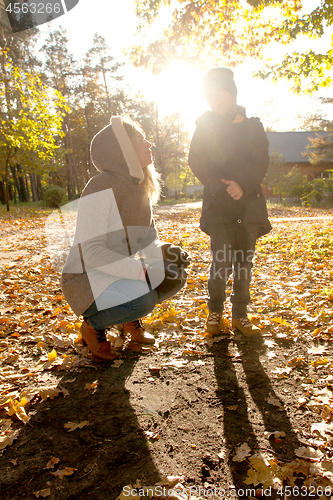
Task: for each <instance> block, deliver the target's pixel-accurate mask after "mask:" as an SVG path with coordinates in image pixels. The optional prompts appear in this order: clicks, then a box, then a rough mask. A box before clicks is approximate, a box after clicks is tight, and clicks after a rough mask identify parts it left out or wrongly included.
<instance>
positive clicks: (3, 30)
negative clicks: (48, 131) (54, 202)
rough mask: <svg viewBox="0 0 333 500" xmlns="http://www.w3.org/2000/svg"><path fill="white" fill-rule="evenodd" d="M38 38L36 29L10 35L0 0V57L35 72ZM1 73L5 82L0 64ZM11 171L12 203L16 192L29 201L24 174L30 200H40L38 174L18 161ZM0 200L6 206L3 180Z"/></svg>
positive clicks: (36, 68) (38, 66) (3, 116)
mask: <svg viewBox="0 0 333 500" xmlns="http://www.w3.org/2000/svg"><path fill="white" fill-rule="evenodd" d="M38 36H39V30H38V29H36V28H32V29H29V30H26V31H21V32H18V33H15V34H13V31H12V28H11V26H10V24H9V20H8V17H7V14H6V11H5V4H4V2H3V0H0V51H2V53H3V54H6V58H7V60H8V61H9V60H10V61H11V62H12V64H13V65H14V66H15V67H17V68H20V69H21V70H23V71H25V72H28V73H31V74H33V73H38V72H39V70H40V66H41V62H40V61H39V60H38V58H37V57H36V55H35V52H34V47H35V45H36V41H37V39H38ZM0 73H1V75H2V76H1V78H2V79H4V78H5V75H4V66H3V64H1V67H0ZM7 76H8V75H7ZM11 99H15V96H14V95H12V96H11ZM1 111H2V112H0V116H1V118H4V119H6V118H7V115H6V112H5V110H1ZM10 170H11V174H12V180H11V181H10V187H12V186H13V188H14V193H13V196H14V197H15V200H16V195H15V192H17V193H18V196H19V199H20V200H21V201H28V200H29V198H30V194H29V187H28V182H27V175H29V178H30V184H31V189H32V197H33V199H34V200H37V199H40V197H41V190H42V187H41V176H40V175H39V174H36V173H35V172H34V171H32V170H31V169H30V170H29V172H27V171H26V170H25V165H23V164H21V163H19V162H18V163H16V164H11V165H10ZM0 198H1V202H2V203H5V198H6V196H5V181H4V178H0Z"/></svg>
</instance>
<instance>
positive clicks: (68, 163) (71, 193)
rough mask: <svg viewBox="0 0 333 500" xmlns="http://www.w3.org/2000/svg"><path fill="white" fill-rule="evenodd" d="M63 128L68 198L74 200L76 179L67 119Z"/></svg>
mask: <svg viewBox="0 0 333 500" xmlns="http://www.w3.org/2000/svg"><path fill="white" fill-rule="evenodd" d="M62 129H63V131H64V133H65V137H64V139H65V149H66V166H67V169H66V177H67V194H68V200H69V201H70V200H74V198H75V187H74V180H73V169H72V163H71V158H70V154H69V144H68V135H67V127H66V124H65V120H64V121H63V124H62Z"/></svg>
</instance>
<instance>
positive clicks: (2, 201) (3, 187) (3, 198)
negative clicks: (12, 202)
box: [0, 178, 6, 205]
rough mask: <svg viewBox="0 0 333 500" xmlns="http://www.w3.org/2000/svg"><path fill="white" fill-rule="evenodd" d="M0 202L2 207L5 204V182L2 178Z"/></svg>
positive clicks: (0, 182)
mask: <svg viewBox="0 0 333 500" xmlns="http://www.w3.org/2000/svg"><path fill="white" fill-rule="evenodd" d="M0 201H1V203H2V204H3V205H5V204H6V190H5V180H4V178H2V180H1V181H0Z"/></svg>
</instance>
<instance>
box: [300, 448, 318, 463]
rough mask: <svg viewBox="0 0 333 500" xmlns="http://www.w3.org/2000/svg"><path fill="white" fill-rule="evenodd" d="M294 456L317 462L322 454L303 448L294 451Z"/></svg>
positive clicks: (312, 449)
mask: <svg viewBox="0 0 333 500" xmlns="http://www.w3.org/2000/svg"><path fill="white" fill-rule="evenodd" d="M295 455H296V456H297V457H300V458H305V459H306V460H313V461H315V462H317V461H319V460H320V459H321V458H322V457H323V456H324V454H323V453H322V452H321V451H319V450H315V449H314V448H311V447H310V446H308V447H306V448H305V447H304V446H303V447H301V448H297V449H296V450H295Z"/></svg>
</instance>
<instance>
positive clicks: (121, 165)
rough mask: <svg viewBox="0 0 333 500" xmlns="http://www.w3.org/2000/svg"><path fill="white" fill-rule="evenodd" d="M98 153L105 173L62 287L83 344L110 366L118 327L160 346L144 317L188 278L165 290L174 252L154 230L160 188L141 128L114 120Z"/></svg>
mask: <svg viewBox="0 0 333 500" xmlns="http://www.w3.org/2000/svg"><path fill="white" fill-rule="evenodd" d="M90 153H91V159H92V162H93V164H94V165H95V167H96V169H97V170H98V173H97V175H95V176H94V177H93V178H92V179H90V180H89V182H88V183H87V185H86V186H85V188H84V190H83V192H82V195H81V198H80V203H79V209H78V216H77V223H76V230H75V238H74V243H73V246H72V247H71V249H70V252H69V255H68V258H67V261H66V264H65V267H64V270H63V273H62V283H61V285H62V290H63V293H64V295H65V297H66V299H67V301H68V303H69V305H70V306H71V308H72V309H73V311H74V313H75V314H77V315H78V316H79V315H83V318H84V320H83V323H82V326H81V335H82V339H83V342H84V343H85V344H87V345H88V347H89V349H90V351H91V353H92V354H93V356H94V357H95V358H96V359H101V360H106V361H108V360H113V359H115V358H117V357H118V354H117V352H116V351H115V350H114V349H113V348H112V346H111V344H110V342H108V341H107V340H106V334H105V329H106V328H108V327H110V326H114V325H118V329H119V330H120V331H121V332H122V333H123V334H130V336H131V338H132V340H133V341H134V342H138V343H141V344H154V342H155V338H154V336H153V335H151V334H149V333H147V332H145V330H144V328H143V326H142V323H141V318H142V317H143V316H146V315H147V314H149V313H150V312H151V311H152V310H153V309H154V307H155V305H156V303H157V302H161V301H162V300H164V299H166V298H169V297H171V296H172V295H174V294H175V293H177V292H178V291H179V290H180V289H181V288H182V287H183V286H184V284H185V282H186V278H184V276H182V277H180V276H179V274H178V275H177V276H176V274H177V273H174V281H172V279H171V281H170V276H169V280H168V286H167V287H165V286H164V284H165V269H166V266H165V262H164V259H163V254H164V253H165V252H164V250H165V249H169V250H170V248H169V247H170V246H163V245H162V244H161V242H160V241H159V239H158V236H157V232H156V229H155V226H154V221H153V217H152V203H153V202H156V201H157V199H158V197H159V192H160V186H159V182H158V176H157V174H156V171H155V169H154V166H153V164H152V153H151V144H150V142H149V141H148V140H147V139H146V138H145V136H144V133H143V132H142V130H141V129H140V127H139V126H138V125H137V124H136V123H134V122H132V121H131V120H129V119H124V118H122V117H120V116H113V117H112V118H111V122H110V125H108V126H106V127H105V128H103V129H102V130H101V131H100V132H99V133H98V134H96V136H95V137H94V138H93V140H92V142H91V149H90ZM176 248H177V247H176ZM176 254H177V252H176V253H175V254H174V255H176ZM178 257H179V254H178ZM176 258H177V257H176ZM171 260H175V259H171ZM171 274H172V273H171ZM170 282H171V286H170Z"/></svg>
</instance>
